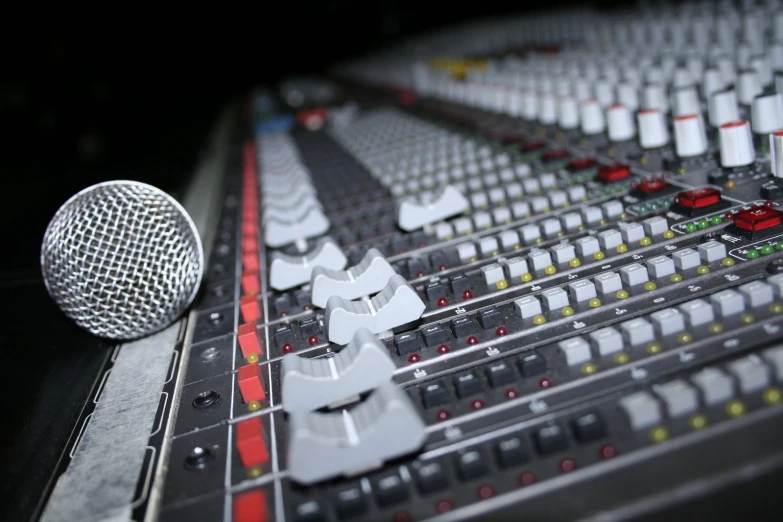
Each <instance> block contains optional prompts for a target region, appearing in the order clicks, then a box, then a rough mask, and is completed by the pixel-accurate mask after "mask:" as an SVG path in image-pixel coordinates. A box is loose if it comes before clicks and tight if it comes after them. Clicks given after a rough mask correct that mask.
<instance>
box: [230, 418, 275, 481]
mask: <svg viewBox="0 0 783 522" xmlns="http://www.w3.org/2000/svg"><path fill="white" fill-rule="evenodd" d="M237 450H238V451H239V459H240V460H241V461H242V465H243V466H244V467H246V468H249V467H251V466H260V465H261V464H266V463H267V462H269V450H268V449H267V448H266V441H264V428H263V427H262V426H261V418H260V417H256V418H254V419H250V420H246V421H242V422H240V423H239V424H237Z"/></svg>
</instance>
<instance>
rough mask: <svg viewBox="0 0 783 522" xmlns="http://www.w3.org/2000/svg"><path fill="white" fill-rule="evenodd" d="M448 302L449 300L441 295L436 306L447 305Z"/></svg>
mask: <svg viewBox="0 0 783 522" xmlns="http://www.w3.org/2000/svg"><path fill="white" fill-rule="evenodd" d="M448 304H449V300H448V299H446V298H445V297H441V298H439V299H438V306H439V307H443V306H447V305H448Z"/></svg>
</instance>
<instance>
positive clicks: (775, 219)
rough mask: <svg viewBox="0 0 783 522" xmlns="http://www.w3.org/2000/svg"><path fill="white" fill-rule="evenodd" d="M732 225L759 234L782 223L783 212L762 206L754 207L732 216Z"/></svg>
mask: <svg viewBox="0 0 783 522" xmlns="http://www.w3.org/2000/svg"><path fill="white" fill-rule="evenodd" d="M732 219H733V220H734V225H735V226H736V227H738V228H741V229H743V230H748V231H750V232H759V231H761V230H766V229H768V228H772V227H775V226H778V225H780V224H781V223H783V212H780V211H779V210H776V209H774V208H769V207H766V206H763V205H754V206H752V207H750V208H749V209H748V210H742V211H740V212H737V213H736V214H734V215H733V216H732Z"/></svg>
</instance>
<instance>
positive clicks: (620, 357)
mask: <svg viewBox="0 0 783 522" xmlns="http://www.w3.org/2000/svg"><path fill="white" fill-rule="evenodd" d="M630 361H631V357H630V356H629V355H628V354H627V353H624V352H620V353H617V354H615V356H614V362H616V363H617V364H628V363H629V362H630Z"/></svg>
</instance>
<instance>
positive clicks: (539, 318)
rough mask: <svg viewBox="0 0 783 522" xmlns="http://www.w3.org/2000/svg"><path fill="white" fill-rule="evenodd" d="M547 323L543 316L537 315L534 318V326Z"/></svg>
mask: <svg viewBox="0 0 783 522" xmlns="http://www.w3.org/2000/svg"><path fill="white" fill-rule="evenodd" d="M545 322H546V317H544V316H543V315H537V316H535V317H533V324H544V323H545Z"/></svg>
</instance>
